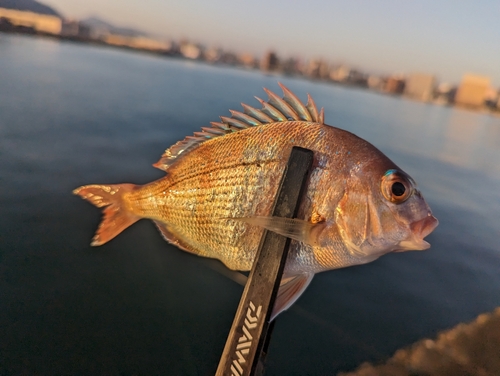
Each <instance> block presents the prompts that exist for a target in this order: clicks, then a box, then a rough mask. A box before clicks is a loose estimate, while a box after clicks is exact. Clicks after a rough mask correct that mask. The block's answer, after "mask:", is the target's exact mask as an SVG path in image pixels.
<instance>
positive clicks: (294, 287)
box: [271, 273, 314, 320]
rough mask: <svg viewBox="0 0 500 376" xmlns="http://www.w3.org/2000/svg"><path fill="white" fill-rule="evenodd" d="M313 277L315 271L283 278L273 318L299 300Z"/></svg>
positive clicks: (272, 314)
mask: <svg viewBox="0 0 500 376" xmlns="http://www.w3.org/2000/svg"><path fill="white" fill-rule="evenodd" d="M313 277H314V273H304V274H299V275H296V276H293V277H291V278H283V279H282V280H281V284H280V288H279V290H278V295H277V296H276V301H275V303H274V308H273V312H272V313H271V320H274V319H275V318H276V316H278V315H279V314H280V313H281V312H283V311H286V310H287V309H288V308H290V307H291V306H292V305H293V303H295V302H296V301H297V299H298V298H299V297H300V296H301V295H302V294H303V292H304V291H305V290H306V288H307V286H309V284H310V283H311V281H312V279H313Z"/></svg>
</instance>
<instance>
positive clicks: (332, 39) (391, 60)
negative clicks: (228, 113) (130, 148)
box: [43, 0, 500, 88]
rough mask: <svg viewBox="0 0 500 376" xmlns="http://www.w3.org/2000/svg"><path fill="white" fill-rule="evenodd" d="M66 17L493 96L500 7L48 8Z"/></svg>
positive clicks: (315, 2)
mask: <svg viewBox="0 0 500 376" xmlns="http://www.w3.org/2000/svg"><path fill="white" fill-rule="evenodd" d="M43 2H44V3H46V4H48V5H51V6H53V7H54V8H55V9H56V10H58V11H60V12H61V13H62V14H63V15H64V16H65V17H75V18H85V17H88V16H91V15H97V16H99V17H102V18H104V19H106V20H109V21H110V22H112V23H115V24H116V25H118V26H128V27H134V28H137V29H140V30H144V31H146V32H149V33H152V34H154V35H157V36H160V37H164V38H172V39H181V38H186V39H189V40H191V41H194V42H200V43H204V44H206V45H207V46H219V47H223V48H228V49H232V50H234V51H236V52H250V53H252V54H255V55H259V56H261V55H262V54H263V53H264V52H265V51H267V50H270V49H272V50H275V51H276V52H277V53H278V54H279V55H281V56H296V57H301V58H304V59H308V58H323V59H326V60H329V61H332V62H336V63H345V64H348V65H351V66H354V67H357V68H360V69H363V70H365V71H367V72H370V73H376V74H392V73H402V74H410V73H413V72H425V73H429V74H434V75H436V76H437V78H438V79H439V81H442V82H445V81H446V82H451V83H454V84H458V83H459V82H460V79H461V77H462V76H463V75H464V74H466V73H475V74H479V75H484V76H489V77H491V82H492V85H493V86H494V87H496V88H498V87H499V86H500V68H498V65H499V62H500V49H499V48H498V46H497V43H496V42H497V41H498V40H500V28H499V27H498V25H497V24H498V23H497V20H498V18H499V17H500V3H497V2H495V1H493V0H488V1H483V2H481V3H477V4H472V3H467V4H465V3H463V2H453V1H450V0H439V1H433V2H431V1H430V0H424V1H421V2H419V3H404V4H400V3H398V2H396V1H395V0H382V1H379V2H377V4H374V3H372V2H369V1H361V0H358V1H338V2H335V4H332V3H329V2H325V1H319V0H311V1H310V2H308V3H307V4H305V3H298V4H294V5H293V6H290V5H289V4H288V3H286V2H285V1H271V2H268V1H267V2H264V1H262V0H254V1H252V2H251V3H246V4H244V5H242V4H237V3H234V2H231V1H229V0H214V1H212V2H210V3H207V2H201V1H199V0H188V1H183V2H177V3H173V4H172V3H163V2H161V1H159V0H146V1H143V2H140V3H138V2H133V1H131V0H120V1H118V0H106V1H97V0H85V1H84V0H45V1H43Z"/></svg>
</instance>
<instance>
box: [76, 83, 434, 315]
mask: <svg viewBox="0 0 500 376" xmlns="http://www.w3.org/2000/svg"><path fill="white" fill-rule="evenodd" d="M280 86H281V88H282V89H283V92H284V96H283V98H280V97H279V96H277V95H276V94H274V93H272V92H270V91H269V90H266V89H265V91H266V93H267V94H268V95H269V100H268V101H267V102H265V101H263V100H261V99H258V98H257V99H258V100H259V102H260V103H261V105H262V108H261V109H256V108H253V107H251V106H248V105H245V104H243V111H242V112H239V111H230V112H231V117H225V116H222V117H221V122H218V123H215V122H214V123H211V125H212V126H211V127H207V128H202V131H201V132H195V133H194V135H193V136H188V137H186V138H185V139H184V140H182V141H180V142H178V143H176V144H175V145H173V146H172V147H170V148H169V149H168V150H166V152H165V153H164V154H163V156H162V157H161V159H160V160H159V161H158V162H157V163H156V164H155V165H154V166H155V167H157V168H159V169H162V170H164V171H165V172H166V175H165V176H164V177H163V178H161V179H159V180H156V181H153V182H151V183H149V184H145V185H142V186H139V185H133V184H117V185H86V186H83V187H80V188H77V189H76V190H75V191H74V193H75V194H78V195H80V196H81V197H83V198H84V199H86V200H88V201H90V202H91V203H93V204H94V205H96V206H98V207H103V208H104V218H103V220H102V222H101V224H100V226H99V229H98V230H97V233H96V235H95V237H94V239H93V242H92V245H102V244H104V243H106V242H108V241H109V240H111V239H112V238H114V237H115V236H117V235H118V234H119V233H120V232H122V231H123V230H125V229H126V228H127V227H128V226H130V225H132V224H133V223H134V222H136V221H138V220H139V219H142V218H148V219H151V220H153V221H154V222H155V223H156V225H157V226H158V228H159V230H160V232H161V233H162V234H163V236H164V237H165V239H166V240H167V241H169V242H170V243H172V244H175V245H176V246H177V247H179V248H181V249H183V250H185V251H188V252H191V253H194V254H196V255H199V256H204V257H211V258H216V259H219V260H220V261H222V262H223V263H224V264H225V265H226V266H227V267H228V268H230V269H233V270H243V271H245V270H249V269H251V267H252V262H253V260H254V257H255V254H256V251H257V248H258V246H259V242H260V239H261V236H262V234H263V230H264V229H268V230H270V231H274V232H276V233H279V234H282V235H285V236H288V237H290V238H292V239H293V240H294V241H292V243H291V247H290V251H289V255H288V259H287V263H286V266H285V271H284V276H283V280H282V287H281V289H280V291H282V290H283V291H284V290H288V291H290V288H289V287H293V288H292V289H291V290H292V291H294V293H293V294H291V295H290V294H289V293H288V294H280V293H278V298H277V303H276V307H275V312H274V314H277V313H279V312H281V311H282V310H284V309H286V308H288V307H289V306H290V305H291V304H292V303H293V302H294V301H295V300H296V299H297V298H298V296H300V294H301V293H302V292H303V291H304V289H305V288H306V287H307V285H308V284H309V282H310V281H311V279H312V277H313V275H314V274H315V273H318V272H322V271H326V270H331V269H337V268H343V267H346V266H351V265H358V264H365V263H368V262H370V261H373V260H375V259H377V258H378V257H380V256H382V255H384V254H386V253H389V252H398V251H407V250H424V249H427V248H428V247H429V244H428V243H427V242H426V241H424V240H423V239H424V237H426V236H427V235H428V234H430V233H431V232H432V231H433V230H434V228H435V227H436V226H437V224H438V221H437V220H436V218H434V216H433V215H432V213H431V210H430V208H429V206H428V205H427V203H426V202H425V200H424V198H423V196H422V194H421V193H420V191H419V189H418V188H417V186H416V184H415V182H414V180H413V179H412V178H411V177H410V176H408V175H407V174H406V173H405V172H404V171H403V170H402V169H400V168H399V167H398V166H396V165H395V164H394V163H393V162H392V161H391V160H390V159H389V158H387V157H386V156H385V155H384V154H383V153H382V152H380V151H379V150H378V149H376V148H375V147H374V146H373V145H371V144H370V143H368V142H367V141H365V140H363V139H361V138H359V137H357V136H355V135H354V134H352V133H349V132H347V131H345V130H342V129H339V128H335V127H332V126H329V125H326V124H325V123H324V115H323V114H324V113H323V110H321V111H320V112H319V111H318V110H317V107H316V105H315V103H314V101H313V100H312V99H311V97H310V96H308V102H307V104H305V105H304V104H303V103H302V102H301V101H300V100H299V99H298V98H297V97H296V96H295V95H294V94H293V93H292V92H291V91H289V90H288V89H287V88H286V87H284V86H283V85H280ZM293 146H300V147H303V148H307V149H310V150H312V151H313V153H314V163H313V167H312V171H311V173H310V175H309V178H308V181H307V190H306V192H305V195H304V199H303V201H302V203H301V207H300V211H299V216H298V219H293V220H290V219H283V218H273V217H270V214H271V212H272V206H273V202H274V198H275V196H276V193H277V190H278V188H279V187H278V186H279V182H280V179H281V176H282V174H283V172H284V169H285V166H286V164H287V160H288V157H289V155H290V152H291V149H292V147H293ZM285 285H286V287H287V289H285V288H284V287H285Z"/></svg>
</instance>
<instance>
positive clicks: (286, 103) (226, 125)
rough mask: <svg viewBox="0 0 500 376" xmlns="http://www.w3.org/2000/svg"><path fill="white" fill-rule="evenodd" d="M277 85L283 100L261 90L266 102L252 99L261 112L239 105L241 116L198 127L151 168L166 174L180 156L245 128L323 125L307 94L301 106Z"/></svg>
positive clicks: (237, 113) (290, 94) (320, 114)
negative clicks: (292, 122) (292, 123)
mask: <svg viewBox="0 0 500 376" xmlns="http://www.w3.org/2000/svg"><path fill="white" fill-rule="evenodd" d="M278 84H279V86H280V87H281V89H283V98H280V97H278V96H277V95H276V94H275V93H273V92H272V91H270V90H268V89H266V88H264V91H265V92H266V93H267V95H268V96H269V101H268V102H265V101H263V100H262V99H260V98H258V97H255V98H257V100H258V101H259V102H260V103H261V104H262V109H260V110H259V109H256V108H254V107H252V106H249V105H247V104H244V103H242V104H241V105H242V107H243V113H242V112H239V111H233V110H230V112H231V117H227V116H221V120H222V122H211V123H210V124H211V125H212V127H211V128H208V127H202V128H201V130H202V131H201V132H194V135H193V136H187V137H185V138H184V140H182V141H179V142H177V143H176V144H174V145H173V146H171V147H170V148H169V149H167V150H166V151H165V153H163V155H162V157H161V158H160V160H159V161H158V162H157V163H155V164H154V165H153V166H155V167H157V168H159V169H161V170H165V171H167V169H168V168H169V167H170V166H171V165H172V164H173V163H175V162H176V161H178V160H179V159H180V157H181V156H183V155H185V154H187V153H188V152H190V151H192V150H193V149H195V148H197V147H198V146H199V145H200V144H201V143H203V142H205V141H207V140H211V139H214V138H218V137H221V136H224V135H226V134H228V133H232V132H238V131H240V130H244V129H246V128H249V127H255V126H261V125H265V124H268V123H274V122H284V121H290V120H303V121H306V122H316V123H320V124H324V117H325V115H324V109H323V108H322V109H321V111H320V112H319V113H318V108H317V107H316V104H315V103H314V100H313V99H312V98H311V96H310V95H309V94H307V104H306V105H304V104H303V103H302V102H301V101H300V100H299V99H298V98H297V96H295V94H293V93H292V92H291V91H290V90H288V89H287V88H286V87H285V86H284V85H282V84H281V83H278Z"/></svg>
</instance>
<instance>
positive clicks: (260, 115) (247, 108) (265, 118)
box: [241, 103, 273, 124]
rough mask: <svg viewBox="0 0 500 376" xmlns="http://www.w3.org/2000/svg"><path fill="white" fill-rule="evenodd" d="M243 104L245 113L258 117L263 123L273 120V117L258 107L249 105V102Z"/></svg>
mask: <svg viewBox="0 0 500 376" xmlns="http://www.w3.org/2000/svg"><path fill="white" fill-rule="evenodd" d="M241 106H242V107H243V110H244V111H245V114H247V115H248V116H252V117H254V118H256V119H258V120H259V121H260V122H262V124H267V123H272V122H273V119H272V118H270V117H269V116H268V115H266V114H265V113H263V112H262V111H261V110H258V109H256V108H254V107H252V106H249V105H248V104H245V103H242V104H241Z"/></svg>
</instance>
